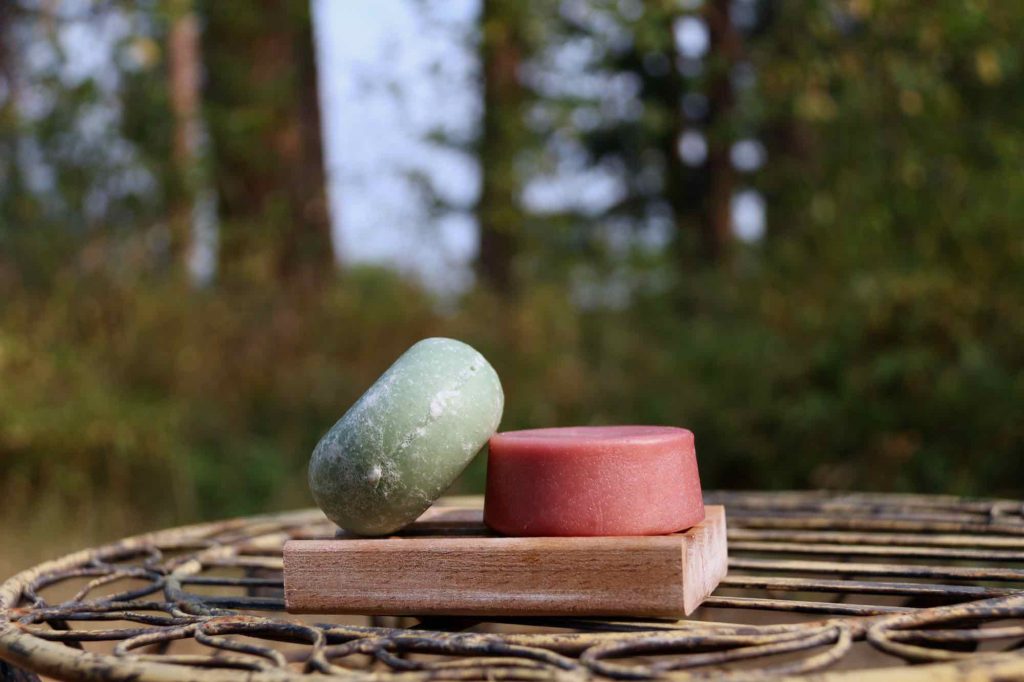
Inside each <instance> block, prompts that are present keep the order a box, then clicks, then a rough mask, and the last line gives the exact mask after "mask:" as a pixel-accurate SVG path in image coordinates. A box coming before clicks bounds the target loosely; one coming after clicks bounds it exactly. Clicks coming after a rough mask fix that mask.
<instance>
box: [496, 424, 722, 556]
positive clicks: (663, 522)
mask: <svg viewBox="0 0 1024 682" xmlns="http://www.w3.org/2000/svg"><path fill="white" fill-rule="evenodd" d="M484 500H485V501H484V522H485V523H486V524H487V525H488V526H490V527H491V528H493V529H494V530H496V531H498V532H500V533H504V534H506V535H519V536H565V535H578V536H594V535H661V534H666V533H674V532H677V531H680V530H683V529H686V528H690V527H691V526H695V525H697V524H698V523H700V522H701V521H703V520H704V502H703V499H702V496H701V488H700V477H699V475H698V472H697V457H696V453H695V451H694V446H693V434H692V433H691V432H690V431H687V430H686V429H680V428H674V427H666V426H594V427H586V426H582V427H567V428H552V429H534V430H529V431H508V432H505V433H499V434H496V435H494V436H493V437H492V438H491V440H490V451H489V455H488V460H487V494H486V496H485V498H484Z"/></svg>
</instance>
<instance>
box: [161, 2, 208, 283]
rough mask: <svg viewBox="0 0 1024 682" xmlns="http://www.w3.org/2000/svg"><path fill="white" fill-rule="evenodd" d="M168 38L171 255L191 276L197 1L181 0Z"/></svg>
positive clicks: (198, 68)
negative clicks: (188, 266) (171, 136)
mask: <svg viewBox="0 0 1024 682" xmlns="http://www.w3.org/2000/svg"><path fill="white" fill-rule="evenodd" d="M172 11H173V16H172V17H171V25H170V30H169V32H168V36H167V65H168V67H167V71H168V73H167V76H168V87H169V89H170V102H171V111H172V114H173V115H174V142H173V146H172V163H173V166H174V175H175V182H174V187H173V191H172V197H171V202H170V203H171V205H170V218H169V220H170V225H171V255H172V257H173V260H174V264H175V266H176V267H178V268H180V269H181V270H182V271H184V270H185V266H186V263H187V259H188V256H189V251H190V250H191V246H192V212H193V208H194V206H195V200H196V189H197V187H196V185H197V183H198V181H199V177H198V175H199V173H198V171H199V162H200V157H199V149H200V106H201V104H200V103H201V92H200V79H201V76H202V55H201V54H200V43H199V20H198V18H197V17H196V15H195V12H194V11H193V7H192V2H191V0H175V3H174V5H173V6H172Z"/></svg>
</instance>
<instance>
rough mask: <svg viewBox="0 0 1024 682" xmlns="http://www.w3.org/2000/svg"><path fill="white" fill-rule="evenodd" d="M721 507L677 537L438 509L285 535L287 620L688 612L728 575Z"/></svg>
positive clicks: (459, 508)
mask: <svg viewBox="0 0 1024 682" xmlns="http://www.w3.org/2000/svg"><path fill="white" fill-rule="evenodd" d="M726 558H727V551H726V539H725V508H724V507H721V506H708V507H707V509H706V517H705V519H704V521H703V522H702V523H700V524H699V525H697V526H694V527H693V528H691V529H689V530H687V531H685V532H682V533H675V534H673V535H655V536H632V537H553V538H517V537H504V536H499V535H495V534H494V533H492V532H490V531H489V530H488V529H487V527H486V526H484V524H483V515H482V512H481V511H480V510H479V509H469V508H462V507H434V508H432V509H430V510H428V511H427V512H426V513H425V514H424V515H423V516H421V517H420V519H419V520H418V521H416V522H415V523H414V524H412V525H411V526H409V527H408V528H407V529H405V530H404V531H402V533H401V534H399V535H396V536H392V537H388V538H374V539H367V538H357V537H352V536H345V535H340V536H339V537H337V538H325V539H313V540H291V541H289V542H287V543H286V544H285V546H284V592H285V604H286V606H287V609H288V611H290V612H292V613H338V614H342V613H345V614H366V615H458V616H497V615H504V616H637V617H664V616H669V617H675V616H682V615H688V614H690V613H691V612H692V611H693V610H694V609H696V608H697V606H699V605H700V603H701V602H702V601H704V599H705V598H706V597H707V596H708V595H709V594H711V592H712V591H713V590H714V589H715V587H717V586H718V581H719V580H721V579H722V577H723V576H724V575H725V572H726Z"/></svg>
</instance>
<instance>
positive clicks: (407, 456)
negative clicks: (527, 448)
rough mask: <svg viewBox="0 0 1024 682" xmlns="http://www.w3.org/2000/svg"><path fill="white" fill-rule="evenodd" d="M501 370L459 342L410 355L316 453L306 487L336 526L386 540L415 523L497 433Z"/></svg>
mask: <svg viewBox="0 0 1024 682" xmlns="http://www.w3.org/2000/svg"><path fill="white" fill-rule="evenodd" d="M504 404H505V397H504V394H503V393H502V390H501V382H500V381H499V380H498V375H497V373H496V372H495V371H494V368H493V367H491V365H490V364H489V363H488V362H487V360H485V359H484V357H483V356H482V355H481V354H480V353H478V352H477V351H476V350H474V349H473V348H472V347H470V346H468V345H466V344H465V343H462V342H461V341H455V340H453V339H443V338H432V339H424V340H423V341H420V342H419V343H417V344H415V345H414V346H412V347H411V348H410V349H409V350H407V351H406V352H405V353H404V354H403V355H402V356H401V357H400V358H398V360H396V361H395V363H394V364H393V365H391V367H390V368H389V369H388V370H387V371H386V372H384V374H383V375H382V376H381V377H380V378H379V379H378V380H377V381H376V382H375V383H374V384H373V386H371V387H370V389H369V390H368V391H367V392H366V393H365V394H363V396H362V397H361V398H359V400H358V401H356V403H355V404H354V405H353V406H352V407H351V408H350V409H349V410H348V412H346V413H345V414H344V416H342V418H341V419H340V420H338V422H337V423H336V424H335V425H334V426H333V427H331V430H330V431H328V432H327V434H326V435H324V437H323V438H322V439H321V440H320V442H319V443H318V444H317V446H316V449H315V450H314V451H313V456H312V458H311V459H310V463H309V487H310V490H311V491H312V493H313V498H314V499H315V500H316V503H317V505H318V506H319V507H320V509H322V510H323V512H324V513H325V514H326V515H327V518H329V519H330V520H331V521H333V522H334V523H336V524H338V525H339V526H341V527H342V528H344V529H346V530H348V531H351V532H353V533H357V534H359V535H386V534H388V533H393V532H394V531H396V530H398V529H400V528H402V527H403V526H405V525H407V524H409V523H411V522H413V521H415V520H416V518H417V517H419V515H420V514H422V513H423V512H424V511H426V509H427V508H428V507H430V505H431V504H433V503H434V501H435V500H436V499H437V498H438V497H440V496H441V494H442V493H443V492H444V491H445V490H446V489H447V488H448V487H449V486H450V485H451V484H452V483H453V482H454V481H455V479H456V477H458V475H459V474H460V473H462V471H463V469H465V468H466V465H467V464H469V462H470V461H471V460H472V459H473V457H474V456H475V455H476V454H477V453H478V452H479V451H480V450H481V449H482V448H483V446H484V444H485V443H487V439H488V438H490V436H491V435H493V434H494V432H495V431H496V430H497V428H498V424H499V422H500V421H501V413H502V409H503V408H504Z"/></svg>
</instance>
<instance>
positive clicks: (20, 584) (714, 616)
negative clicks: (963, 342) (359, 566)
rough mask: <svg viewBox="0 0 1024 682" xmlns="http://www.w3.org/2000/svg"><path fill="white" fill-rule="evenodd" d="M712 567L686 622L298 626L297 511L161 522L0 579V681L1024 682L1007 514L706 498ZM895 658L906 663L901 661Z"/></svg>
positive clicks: (943, 501)
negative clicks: (714, 509)
mask: <svg viewBox="0 0 1024 682" xmlns="http://www.w3.org/2000/svg"><path fill="white" fill-rule="evenodd" d="M707 498H708V501H709V502H710V501H714V502H717V503H724V504H725V505H726V508H727V514H728V518H729V524H730V529H729V542H730V556H731V559H730V573H729V576H728V577H727V578H726V580H725V581H724V582H723V583H722V585H721V587H720V588H719V589H718V591H717V592H716V593H715V595H714V596H713V597H712V598H711V599H710V600H709V601H708V602H707V604H706V605H705V607H703V608H702V609H700V610H699V611H698V613H697V614H695V617H694V618H693V619H690V620H685V621H678V622H676V621H643V622H639V621H623V620H614V621H612V620H601V619H575V620H571V619H537V620H532V621H523V620H519V621H515V620H511V619H508V620H501V619H499V620H491V621H488V622H486V623H481V622H479V621H471V620H467V619H460V618H451V619H430V620H416V619H411V618H410V619H402V620H398V619H392V620H389V621H386V622H385V621H377V622H374V623H369V622H367V621H365V620H363V621H360V619H358V618H355V617H349V618H342V617H338V618H331V617H324V616H311V617H298V616H290V615H288V614H286V613H284V612H283V610H282V608H283V604H282V598H281V555H280V552H281V545H282V543H283V542H284V540H285V539H286V538H288V537H305V536H312V535H323V534H325V533H328V532H330V527H329V526H328V525H327V524H326V523H325V521H324V520H323V517H322V516H320V514H319V513H317V512H312V511H305V512H297V513H289V514H279V515H273V516H261V517H253V518H245V519H237V520H230V521H222V522H216V523H209V524H203V525H197V526H189V527H186V528H178V529H173V530H167V531H161V532H157V533H153V534H149V535H144V536H139V537H136V538H131V539H127V540H123V541H121V542H117V543H115V544H112V545H108V546H106V547H100V548H97V549H91V550H85V551H81V552H77V553H75V554H71V555H68V556H66V557H64V558H62V559H58V560H56V561H52V562H49V563H46V564H43V565H40V566H38V567H36V568H33V569H30V570H28V571H25V572H22V573H20V574H18V575H16V576H14V577H13V578H10V579H9V580H7V581H6V582H4V583H3V584H0V659H3V660H6V661H8V662H9V664H10V665H4V664H3V663H0V678H4V676H5V675H6V676H8V677H9V678H10V679H35V678H34V677H33V676H32V675H31V674H29V673H26V672H24V671H34V672H36V673H40V674H45V675H50V676H53V677H56V678H60V679H74V680H85V679H90V680H92V679H103V680H186V679H187V680H232V679H239V678H241V677H244V678H245V679H248V680H254V681H263V680H294V679H298V678H300V677H303V676H304V675H323V674H327V675H337V676H341V677H345V678H348V679H352V680H359V681H362V680H367V681H371V680H372V681H380V682H386V681H390V680H395V681H399V680H401V681H403V682H404V681H409V682H419V681H426V680H442V679H445V680H526V681H529V680H542V679H544V680H547V679H557V680H570V679H571V680H587V679H595V678H608V679H618V680H639V679H652V678H658V679H662V678H664V679H690V678H693V677H714V678H716V679H717V678H723V677H724V678H728V679H776V678H787V677H800V676H806V675H819V677H816V679H826V680H833V679H839V678H842V679H858V680H868V679H875V678H877V679H882V678H885V679H892V678H899V679H907V680H929V681H930V682H939V681H941V680H948V679H963V678H965V677H969V678H970V679H999V680H1009V679H1024V649H1022V647H1024V569H1022V568H1021V567H1022V566H1024V518H1022V512H1024V505H1022V504H1021V503H1020V502H1015V501H1005V500H998V501H997V500H964V499H960V498H953V497H926V496H907V495H899V496H896V495H862V494H856V495H850V494H843V495H835V494H824V493H774V494H772V493H712V494H709V495H708V496H707ZM908 664H918V665H915V666H913V667H910V666H908Z"/></svg>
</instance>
